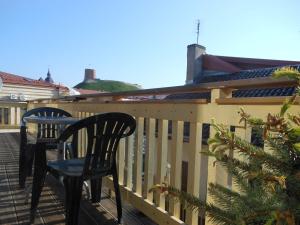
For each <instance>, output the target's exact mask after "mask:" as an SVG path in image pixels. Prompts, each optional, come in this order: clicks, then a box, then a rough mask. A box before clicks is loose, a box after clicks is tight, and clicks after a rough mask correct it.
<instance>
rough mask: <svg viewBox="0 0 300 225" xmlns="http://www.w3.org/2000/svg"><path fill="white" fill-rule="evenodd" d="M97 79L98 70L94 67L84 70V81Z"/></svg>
mask: <svg viewBox="0 0 300 225" xmlns="http://www.w3.org/2000/svg"><path fill="white" fill-rule="evenodd" d="M95 79H96V70H94V69H85V71H84V81H87V80H95Z"/></svg>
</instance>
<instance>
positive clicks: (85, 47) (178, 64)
mask: <svg viewBox="0 0 300 225" xmlns="http://www.w3.org/2000/svg"><path fill="white" fill-rule="evenodd" d="M299 9H300V1H299V0H251V1H250V0H248V1H245V0H210V1H205V0H186V1H182V0H173V1H171V0H165V1H162V0H151V1H144V0H140V1H138V0H136V1H133V0H126V1H121V0H115V1H102V0H64V1H62V0H48V1H46V0H26V1H21V0H19V1H17V0H0V50H1V52H0V71H5V72H9V73H14V74H18V75H24V76H27V77H30V78H34V79H38V78H39V77H45V76H46V73H47V69H48V67H49V68H50V71H51V74H52V76H53V79H54V80H55V81H56V82H60V83H63V84H66V85H68V86H74V85H76V84H77V83H79V82H81V81H82V80H83V76H84V69H85V68H94V69H96V71H97V77H98V78H100V79H112V80H121V81H127V82H130V83H137V84H140V85H142V86H143V87H144V88H154V87H164V86H174V85H181V84H184V81H185V72H186V46H187V45H188V44H192V43H195V41H196V33H195V32H196V21H197V19H200V20H201V26H200V37H199V44H201V45H204V46H205V47H206V49H207V53H208V54H215V55H228V56H240V57H255V58H271V59H287V60H298V61H300V14H299Z"/></svg>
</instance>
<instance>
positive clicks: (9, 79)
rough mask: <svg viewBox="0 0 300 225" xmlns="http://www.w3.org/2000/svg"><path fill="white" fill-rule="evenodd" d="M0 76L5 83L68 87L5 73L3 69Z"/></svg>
mask: <svg viewBox="0 0 300 225" xmlns="http://www.w3.org/2000/svg"><path fill="white" fill-rule="evenodd" d="M0 77H1V79H2V81H3V83H4V84H18V85H24V86H34V87H45V88H60V89H65V90H67V89H68V88H67V87H65V86H62V85H57V84H51V83H47V82H45V81H40V80H34V79H31V78H26V77H22V76H18V75H15V74H10V73H5V72H1V71H0Z"/></svg>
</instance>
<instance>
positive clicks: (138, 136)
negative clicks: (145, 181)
mask: <svg viewBox="0 0 300 225" xmlns="http://www.w3.org/2000/svg"><path fill="white" fill-rule="evenodd" d="M135 119H136V130H135V136H134V137H135V148H134V164H133V177H134V184H133V187H134V190H135V193H136V194H138V195H140V196H142V163H143V147H144V118H143V117H136V118H135Z"/></svg>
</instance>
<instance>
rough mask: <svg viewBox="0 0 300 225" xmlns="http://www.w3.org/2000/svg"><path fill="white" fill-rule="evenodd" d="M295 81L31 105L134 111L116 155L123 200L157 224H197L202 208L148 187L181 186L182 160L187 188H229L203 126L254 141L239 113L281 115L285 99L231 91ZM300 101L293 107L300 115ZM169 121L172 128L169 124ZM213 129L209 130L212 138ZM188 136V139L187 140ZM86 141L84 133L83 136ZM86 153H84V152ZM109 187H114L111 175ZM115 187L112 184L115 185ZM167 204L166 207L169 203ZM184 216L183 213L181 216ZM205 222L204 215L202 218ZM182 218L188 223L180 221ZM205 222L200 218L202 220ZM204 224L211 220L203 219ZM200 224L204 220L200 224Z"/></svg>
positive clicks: (202, 194)
mask: <svg viewBox="0 0 300 225" xmlns="http://www.w3.org/2000/svg"><path fill="white" fill-rule="evenodd" d="M285 85H293V84H292V83H291V82H290V81H282V82H281V83H280V82H277V83H276V82H275V81H270V80H269V81H268V82H267V81H265V80H260V81H252V80H251V81H241V82H240V83H234V82H230V83H228V84H226V85H224V83H222V85H221V84H220V83H211V84H209V85H199V86H184V87H176V88H162V89H152V90H143V91H135V92H123V93H114V94H99V95H85V96H77V97H66V98H60V99H48V100H37V101H31V102H29V103H28V108H29V109H30V108H36V107H41V106H51V107H58V108H62V109H64V110H67V111H69V112H71V113H72V115H73V116H74V117H79V118H84V117H88V116H91V115H94V114H96V113H103V112H110V111H118V112H125V113H129V114H131V115H133V116H134V117H135V118H136V121H137V128H136V131H135V134H134V135H133V136H131V137H129V138H127V139H126V140H124V141H122V142H121V143H120V147H119V148H120V151H119V154H118V162H119V163H118V167H119V168H118V170H119V178H120V179H119V181H120V185H121V192H122V196H123V200H125V201H127V202H129V203H131V204H132V205H133V206H134V207H136V208H137V209H139V210H140V211H142V212H143V213H144V214H146V215H147V216H149V217H150V218H151V219H152V220H154V221H155V222H156V223H158V224H169V225H179V224H184V223H186V224H189V225H196V224H198V220H199V219H198V217H199V215H198V212H191V211H189V210H187V211H186V213H182V210H180V204H179V203H174V202H172V201H170V202H167V203H168V204H166V201H165V196H164V195H161V194H159V195H155V196H154V195H153V193H149V192H148V190H149V189H150V188H151V187H152V185H153V184H156V183H163V182H168V183H170V184H171V185H172V186H175V187H177V188H181V186H182V162H186V163H188V167H187V171H188V172H187V173H186V174H184V176H187V179H186V180H187V184H186V187H187V191H188V192H189V193H191V194H194V195H196V196H199V198H201V199H202V200H207V201H211V199H210V197H209V196H207V184H208V183H209V182H217V183H219V184H223V185H225V186H229V187H231V185H232V184H231V183H232V182H231V181H230V178H229V177H228V175H227V174H226V172H225V171H224V170H223V169H222V167H221V166H220V165H215V166H214V163H213V159H210V158H209V159H208V158H207V157H206V156H205V155H203V154H200V152H201V151H203V150H205V149H207V148H208V146H207V145H205V144H202V133H203V130H202V127H203V124H204V123H206V124H209V123H211V120H212V118H215V120H216V122H217V123H223V124H225V125H228V126H234V127H235V132H236V133H237V134H238V135H239V136H241V137H243V138H245V139H247V140H250V137H251V129H250V128H247V129H244V127H243V125H242V124H239V116H238V114H237V112H238V111H239V109H240V107H243V108H244V110H245V111H246V112H247V113H250V114H251V115H253V116H256V117H259V118H263V119H264V118H265V117H266V115H267V113H269V112H270V113H277V112H278V111H279V109H280V106H281V104H282V102H283V101H284V100H285V97H268V98H238V99H235V98H231V93H232V90H234V89H239V88H251V87H257V86H260V87H270V86H272V87H273V86H285ZM200 91H201V92H204V91H210V92H211V99H210V100H208V101H207V100H205V99H202V100H201V99H200V100H151V101H150V100H148V101H137V100H131V101H122V100H120V99H121V98H128V96H138V95H159V94H169V93H182V92H200ZM299 111H300V108H299V99H298V100H297V104H296V105H294V106H293V107H292V108H291V112H294V113H298V112H299ZM184 123H188V124H189V132H188V133H189V138H188V139H187V138H184ZM169 124H171V125H170V126H171V127H172V128H171V129H170V128H169ZM213 134H214V131H213V130H212V129H210V135H211V136H212V135H213ZM183 140H185V141H183ZM79 141H80V144H83V145H84V144H85V143H86V139H85V137H84V136H81V137H80V138H79ZM79 154H80V155H84V152H80V153H79ZM184 178H186V177H184ZM106 185H108V186H109V187H112V182H111V180H110V179H107V180H106ZM112 189H113V188H112ZM166 206H168V207H166ZM183 214H185V216H184V215H183ZM202 219H203V220H204V218H202ZM182 220H184V221H182ZM200 220H201V218H200ZM205 220H206V223H205V224H206V225H208V224H210V222H209V221H208V218H205ZM199 224H201V223H199Z"/></svg>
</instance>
